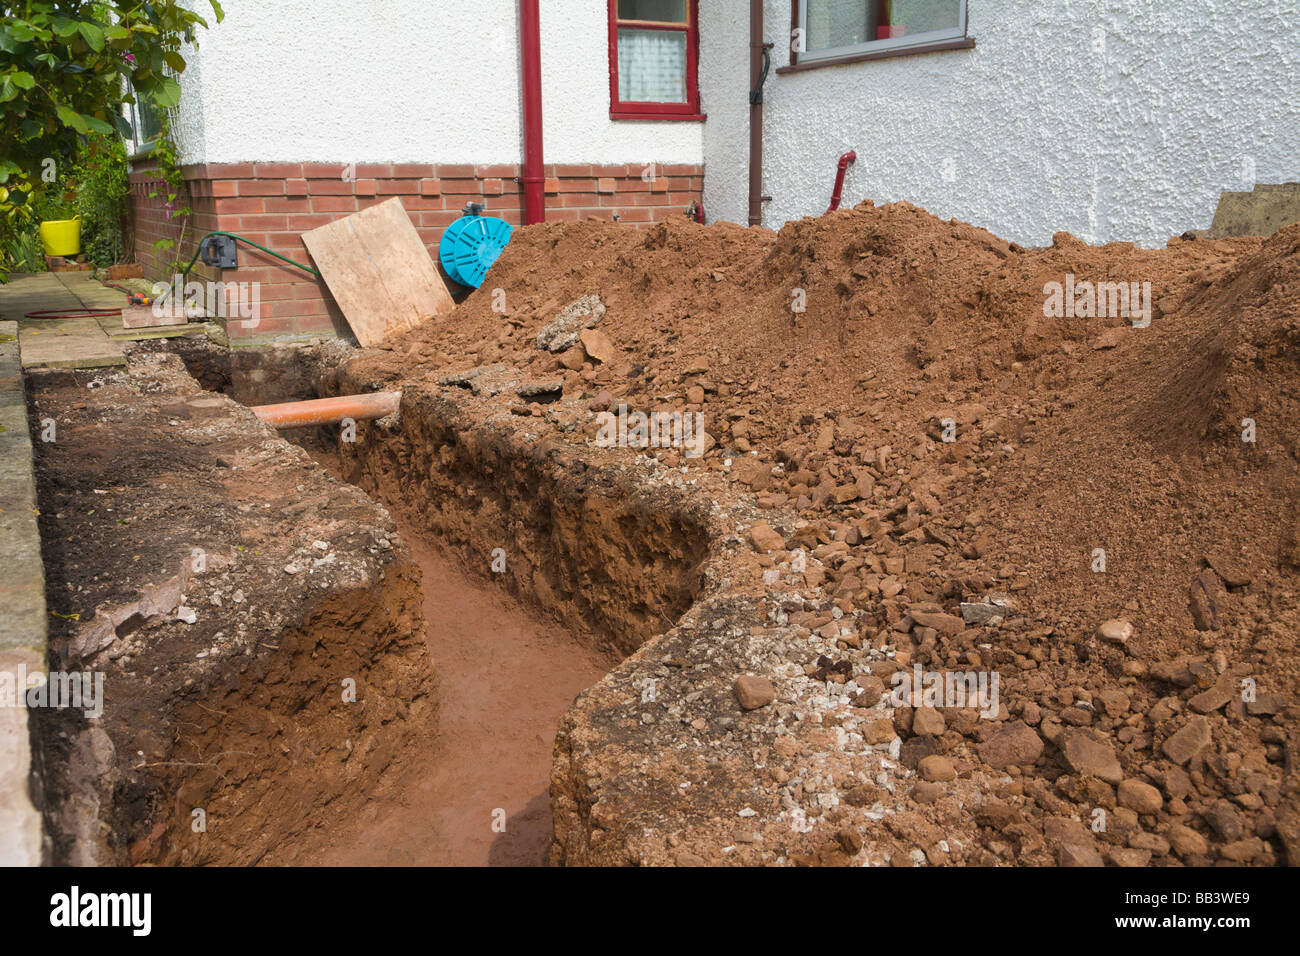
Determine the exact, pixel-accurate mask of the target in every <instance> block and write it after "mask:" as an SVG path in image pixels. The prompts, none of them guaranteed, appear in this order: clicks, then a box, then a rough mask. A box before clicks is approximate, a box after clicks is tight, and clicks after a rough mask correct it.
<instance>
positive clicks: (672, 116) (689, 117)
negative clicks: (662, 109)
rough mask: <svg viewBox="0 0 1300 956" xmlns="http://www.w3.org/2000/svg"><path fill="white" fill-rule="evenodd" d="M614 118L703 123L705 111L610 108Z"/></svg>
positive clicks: (610, 115) (611, 115)
mask: <svg viewBox="0 0 1300 956" xmlns="http://www.w3.org/2000/svg"><path fill="white" fill-rule="evenodd" d="M609 118H610V119H612V120H676V121H677V122H680V123H703V122H704V121H705V120H706V119H708V117H707V116H706V115H705V114H704V113H638V112H636V111H635V110H610V111H609Z"/></svg>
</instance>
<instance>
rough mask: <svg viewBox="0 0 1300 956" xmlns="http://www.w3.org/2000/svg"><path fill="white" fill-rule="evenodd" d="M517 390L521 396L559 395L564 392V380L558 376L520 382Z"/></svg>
mask: <svg viewBox="0 0 1300 956" xmlns="http://www.w3.org/2000/svg"><path fill="white" fill-rule="evenodd" d="M515 391H516V392H517V393H519V397H520V398H539V397H544V396H554V397H557V398H558V397H559V396H560V395H561V394H563V392H564V381H563V380H562V379H558V378H548V379H536V380H533V381H530V382H520V383H519V385H518V386H516V388H515Z"/></svg>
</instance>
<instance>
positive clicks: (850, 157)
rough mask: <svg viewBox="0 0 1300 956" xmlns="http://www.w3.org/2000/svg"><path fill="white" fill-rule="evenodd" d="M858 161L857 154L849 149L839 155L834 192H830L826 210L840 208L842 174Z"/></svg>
mask: <svg viewBox="0 0 1300 956" xmlns="http://www.w3.org/2000/svg"><path fill="white" fill-rule="evenodd" d="M857 161H858V154H857V153H855V152H853V150H849V151H848V152H847V153H845V154H844V155H843V156H841V157H840V168H839V172H837V173H836V174H835V192H833V193H831V205H830V208H829V209H827V210H826V212H834V211H835V210H836V209H839V208H840V197H841V196H842V195H843V194H844V174H845V173H847V172H848V171H849V167H850V166H852V165H853V164H854V163H856V162H857Z"/></svg>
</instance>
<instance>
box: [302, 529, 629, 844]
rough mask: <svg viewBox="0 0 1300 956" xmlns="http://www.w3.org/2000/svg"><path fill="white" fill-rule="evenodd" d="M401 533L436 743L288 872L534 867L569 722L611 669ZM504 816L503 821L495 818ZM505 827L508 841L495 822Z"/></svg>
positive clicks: (421, 749) (321, 836) (411, 757)
mask: <svg viewBox="0 0 1300 956" xmlns="http://www.w3.org/2000/svg"><path fill="white" fill-rule="evenodd" d="M398 527H399V528H401V531H402V535H403V538H404V539H405V540H406V542H407V545H408V546H409V548H410V550H411V554H412V556H413V557H414V558H415V560H416V562H417V563H418V564H419V566H420V569H421V571H422V572H423V589H424V617H425V621H426V624H427V626H428V635H429V652H430V654H431V655H432V657H433V660H434V661H435V662H436V664H437V667H438V674H439V679H440V683H439V696H440V702H441V709H440V713H439V722H438V728H437V736H436V738H435V737H434V736H433V735H430V737H429V738H428V739H426V740H425V741H423V743H420V744H417V745H415V746H413V747H411V748H409V749H408V750H407V752H406V754H405V755H404V757H403V766H402V768H401V770H400V771H398V772H395V773H393V774H391V775H389V776H388V777H386V778H385V779H384V781H383V783H382V784H381V785H380V787H379V789H377V791H376V792H375V793H374V795H373V796H372V797H371V798H370V800H369V802H368V803H367V805H366V807H365V808H364V809H363V810H362V811H361V812H360V813H359V814H357V816H355V817H353V818H350V819H341V820H338V821H337V822H336V823H334V824H332V825H331V826H330V828H329V829H328V830H327V831H325V830H321V831H317V832H316V833H313V834H310V835H309V836H308V837H307V838H306V839H305V840H303V841H302V849H301V850H300V851H299V854H298V855H297V856H295V858H294V859H293V860H291V861H288V860H286V861H285V862H292V863H293V864H295V865H324V866H489V865H491V866H537V865H540V864H541V863H543V862H544V860H545V857H546V850H547V847H548V846H549V844H550V841H551V803H550V797H549V794H548V787H549V783H550V775H551V750H552V747H553V745H554V741H555V729H556V726H557V724H558V723H559V719H560V715H561V714H563V713H564V711H565V710H566V709H567V708H568V707H569V705H570V704H571V703H572V702H573V699H574V697H576V696H577V695H578V693H579V692H580V691H581V690H582V689H583V688H584V687H587V686H588V685H589V684H593V683H595V682H596V681H597V680H599V679H600V678H601V677H602V676H603V675H604V674H605V672H606V671H607V670H609V668H610V666H611V663H612V662H611V661H610V660H608V659H606V658H605V657H603V656H601V655H600V654H598V653H596V652H595V651H591V650H588V649H585V648H583V647H582V646H580V645H579V644H577V643H576V642H575V641H574V640H573V636H572V635H571V634H570V633H569V632H568V631H567V630H565V629H564V628H562V627H560V626H558V625H556V624H554V623H553V622H550V621H546V620H543V619H541V618H540V617H539V616H538V615H537V614H536V612H534V611H532V610H530V609H528V608H527V607H526V606H524V605H521V604H520V603H519V602H517V601H515V600H514V599H513V598H511V597H510V596H509V595H507V594H506V593H505V592H504V591H502V590H501V589H499V588H496V587H493V586H492V585H491V584H490V583H488V582H485V581H484V580H483V579H481V578H476V577H473V576H471V575H469V574H467V573H466V572H465V570H463V569H462V567H461V565H460V563H459V562H458V561H456V560H455V559H453V558H451V557H449V556H448V554H447V553H446V552H445V551H444V550H443V549H442V548H440V547H439V546H438V545H436V544H432V543H430V542H428V541H425V540H422V539H421V538H420V537H419V536H418V535H417V534H416V533H414V532H413V531H412V530H411V529H410V528H408V527H403V526H402V523H401V522H400V521H399V522H398ZM497 809H500V810H504V811H505V814H504V817H501V815H500V814H497V816H496V817H495V818H494V811H496V810H497ZM498 820H504V827H505V829H504V832H501V830H500V828H499V826H498V827H497V828H496V829H494V823H496V822H497V821H498Z"/></svg>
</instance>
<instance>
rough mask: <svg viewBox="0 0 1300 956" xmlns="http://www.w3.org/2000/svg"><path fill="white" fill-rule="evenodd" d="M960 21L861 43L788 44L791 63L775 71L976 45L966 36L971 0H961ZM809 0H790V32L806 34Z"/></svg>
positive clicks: (794, 70)
mask: <svg viewBox="0 0 1300 956" xmlns="http://www.w3.org/2000/svg"><path fill="white" fill-rule="evenodd" d="M960 3H961V24H960V25H959V26H957V27H953V28H951V29H949V30H931V31H929V32H928V33H918V34H913V35H912V36H901V37H890V38H888V39H884V40H868V41H866V42H863V43H854V44H848V45H846V46H838V47H830V48H829V49H826V50H818V51H816V52H810V51H808V50H805V51H804V52H802V53H800V52H798V51H797V50H795V49H794V44H793V43H791V45H790V65H789V66H784V67H778V68H777V71H776V72H777V73H792V72H796V71H799V70H810V69H813V68H815V67H820V66H835V65H838V64H842V63H860V62H863V61H865V60H883V59H888V58H890V57H896V56H908V55H909V54H913V53H937V52H940V51H942V50H969V49H973V48H974V46H975V39H974V38H973V37H971V36H970V35H969V29H970V2H969V0H960ZM807 23H808V0H791V13H790V31H791V37H793V36H794V35H795V34H794V31H795V30H802V31H803V34H802V35H803V36H804V37H807V35H808V32H807V31H808V28H807Z"/></svg>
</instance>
